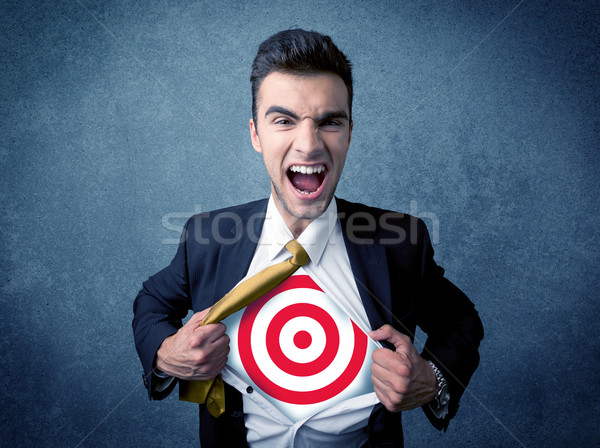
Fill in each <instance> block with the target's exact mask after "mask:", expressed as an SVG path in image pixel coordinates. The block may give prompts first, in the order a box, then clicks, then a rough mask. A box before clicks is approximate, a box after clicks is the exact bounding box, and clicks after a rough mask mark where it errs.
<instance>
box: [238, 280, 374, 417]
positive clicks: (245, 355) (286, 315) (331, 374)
mask: <svg viewBox="0 0 600 448" xmlns="http://www.w3.org/2000/svg"><path fill="white" fill-rule="evenodd" d="M373 349H374V347H372V343H371V344H370V343H369V339H368V337H367V335H366V334H365V333H364V332H363V331H362V330H361V329H359V328H358V327H357V326H356V324H355V323H354V322H352V320H351V319H350V318H349V317H348V316H347V315H346V314H345V313H344V312H343V311H342V310H341V309H340V308H339V307H338V306H337V305H336V304H335V303H334V302H333V301H331V300H330V299H328V298H327V296H326V294H325V293H324V292H323V291H322V290H321V288H319V286H318V285H317V284H316V283H315V282H314V281H313V280H312V279H311V278H310V277H309V276H308V275H295V276H292V277H290V278H289V279H287V280H286V281H285V282H284V283H282V284H281V285H280V286H279V287H277V288H275V289H274V290H273V291H271V292H270V293H268V294H266V295H265V296H263V297H262V298H260V299H258V300H257V301H256V302H254V303H252V304H251V305H249V306H248V307H247V308H246V309H245V310H244V311H243V314H242V316H241V318H240V320H239V327H238V331H237V350H238V355H239V359H240V361H241V364H242V368H243V370H244V371H245V374H246V375H247V377H248V379H249V380H250V381H251V382H252V383H253V384H255V385H256V386H257V387H258V388H259V389H260V390H261V391H262V392H264V393H265V394H267V395H268V396H269V397H271V398H272V399H274V400H276V401H278V402H282V403H283V404H288V405H295V406H297V405H315V404H319V403H323V402H325V401H327V400H331V399H334V398H336V397H340V398H344V397H345V398H348V397H347V395H348V394H347V393H345V392H346V391H348V390H349V389H351V390H352V392H351V393H355V394H357V393H365V392H369V388H370V391H372V390H373V389H372V384H371V381H370V371H369V366H370V362H368V361H369V360H370V353H371V352H372V350H373ZM367 355H369V356H368V359H367ZM357 379H358V380H359V382H360V383H361V384H360V385H358V387H357V384H356V383H357ZM365 383H366V389H365V387H364V385H365ZM351 385H352V387H351ZM285 406H286V405H285ZM287 407H288V408H289V406H287ZM301 407H302V406H301Z"/></svg>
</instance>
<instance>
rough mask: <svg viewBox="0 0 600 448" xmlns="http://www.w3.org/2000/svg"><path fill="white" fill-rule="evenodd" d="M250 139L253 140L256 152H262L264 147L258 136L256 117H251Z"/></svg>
mask: <svg viewBox="0 0 600 448" xmlns="http://www.w3.org/2000/svg"><path fill="white" fill-rule="evenodd" d="M250 140H252V146H253V147H254V149H255V150H256V152H260V153H262V147H261V146H260V139H259V138H258V130H257V129H256V125H255V124H254V119H253V118H250Z"/></svg>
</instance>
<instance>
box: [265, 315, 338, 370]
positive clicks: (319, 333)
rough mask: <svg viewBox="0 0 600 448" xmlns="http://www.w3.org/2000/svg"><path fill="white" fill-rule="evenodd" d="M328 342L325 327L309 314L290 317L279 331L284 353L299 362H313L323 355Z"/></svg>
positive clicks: (280, 344)
mask: <svg viewBox="0 0 600 448" xmlns="http://www.w3.org/2000/svg"><path fill="white" fill-rule="evenodd" d="M265 339H266V331H265ZM309 339H310V341H309ZM326 342H327V335H326V334H325V330H323V327H322V326H321V325H320V324H319V322H317V321H316V320H314V319H312V318H310V317H308V316H298V317H294V318H293V319H290V320H289V321H288V322H287V323H286V324H285V325H284V326H283V327H282V328H281V332H280V333H279V346H280V347H281V350H282V351H283V354H284V355H285V356H286V357H287V358H289V359H291V360H292V361H295V362H299V363H306V362H311V361H314V360H315V359H317V358H318V357H319V356H321V354H322V353H323V350H324V349H325V344H326ZM297 343H299V344H300V346H299V345H297ZM265 345H266V344H265ZM301 347H303V348H301ZM265 349H266V347H265ZM268 354H269V353H268V349H267V355H268Z"/></svg>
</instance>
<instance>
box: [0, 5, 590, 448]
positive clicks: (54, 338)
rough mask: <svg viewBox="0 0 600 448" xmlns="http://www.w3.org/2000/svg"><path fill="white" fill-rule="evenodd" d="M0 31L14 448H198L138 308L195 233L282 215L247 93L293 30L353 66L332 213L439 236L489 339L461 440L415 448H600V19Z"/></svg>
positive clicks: (409, 19) (279, 12)
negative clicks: (153, 385) (337, 203)
mask: <svg viewBox="0 0 600 448" xmlns="http://www.w3.org/2000/svg"><path fill="white" fill-rule="evenodd" d="M0 8H1V9H0V48H1V57H0V64H1V70H0V100H1V109H0V114H1V119H0V176H1V180H0V183H1V192H0V207H1V208H0V210H1V213H0V238H1V239H0V251H1V252H0V253H1V255H0V268H1V269H0V300H1V302H0V305H1V308H0V309H1V312H2V319H1V323H0V344H1V345H0V346H1V347H2V355H1V356H0V372H1V375H0V381H1V388H0V394H1V396H2V406H1V409H2V410H1V411H0V415H1V421H0V428H1V429H0V431H1V436H0V445H2V446H37V447H51V446H72V447H75V446H82V447H95V446H98V447H104V446H148V447H162V446H164V447H172V446H181V447H183V446H197V444H198V441H197V411H196V408H195V407H194V406H193V405H191V404H189V403H181V402H179V401H177V398H176V396H173V397H171V398H169V399H167V400H166V401H164V402H149V401H148V399H147V397H146V394H145V390H144V388H143V386H142V383H141V367H140V364H139V361H138V359H137V355H136V353H135V349H134V346H133V341H132V334H131V327H130V322H131V318H132V302H133V298H134V297H135V295H136V293H137V291H138V289H139V288H140V285H141V282H142V281H143V280H145V279H146V278H147V277H148V276H149V275H151V274H153V273H154V272H156V271H158V270H159V269H161V268H162V267H163V266H165V265H166V264H167V263H168V262H169V261H170V258H171V257H172V256H173V254H174V252H175V248H176V247H175V246H174V245H173V244H172V241H173V239H175V240H176V239H177V237H178V230H177V228H178V227H180V226H181V225H182V224H183V222H184V218H185V217H187V216H189V215H191V214H192V213H193V212H195V211H203V210H210V209H213V208H218V207H223V206H228V205H233V204H236V203H241V202H245V201H249V200H253V199H258V198H261V197H264V196H265V195H267V194H268V178H267V176H266V173H265V170H264V166H263V165H262V161H261V159H260V156H259V155H258V154H257V153H255V152H254V151H253V149H252V147H251V145H250V138H249V131H248V119H249V117H250V86H249V80H248V77H249V73H250V64H251V61H252V58H253V56H254V54H255V51H256V48H257V45H258V44H259V43H260V42H261V41H262V40H263V39H265V38H266V37H268V36H269V35H271V34H272V33H273V32H275V31H278V30H280V29H284V28H290V27H303V28H307V29H315V30H318V31H321V32H323V33H326V34H329V35H331V36H332V37H333V39H334V41H335V42H336V43H337V44H338V45H339V46H340V48H341V49H342V50H343V51H344V52H345V53H346V54H347V55H348V56H349V58H350V59H351V60H352V62H353V64H354V66H355V82H356V87H355V89H356V97H355V103H354V117H353V118H354V123H355V126H354V134H353V142H352V147H351V151H350V154H349V160H348V162H347V166H346V171H345V174H344V176H343V177H342V181H341V183H340V186H339V189H338V195H339V196H340V197H344V198H346V199H349V200H353V201H360V202H365V203H369V204H373V205H377V206H380V207H386V208H392V209H396V210H401V211H406V212H411V211H412V213H413V214H417V215H421V216H423V217H425V218H426V222H427V223H428V225H429V227H430V230H432V231H433V230H434V229H433V227H434V223H435V222H438V223H439V233H438V237H439V239H438V241H437V242H436V244H435V249H436V254H437V261H438V263H439V264H441V265H442V266H444V267H445V268H446V269H447V275H448V277H449V278H450V279H451V280H452V281H454V282H455V283H456V284H458V285H459V286H460V287H461V288H462V289H463V290H464V291H465V292H466V293H467V294H468V295H469V296H470V297H471V298H472V300H473V301H474V302H475V303H476V304H477V306H478V309H479V311H480V314H481V317H482V319H483V321H484V324H485V328H486V339H485V340H484V341H483V345H482V347H481V353H482V362H481V366H480V368H479V370H478V371H477V373H476V374H475V376H474V378H473V380H472V383H471V385H470V388H469V391H468V392H467V394H466V395H465V397H464V399H463V402H462V405H461V410H460V411H459V414H458V416H457V418H456V419H455V420H454V422H453V423H452V424H451V426H450V428H449V430H448V432H447V433H446V434H441V433H438V432H437V431H436V430H435V429H433V427H431V426H429V424H428V423H427V421H426V419H425V417H424V415H423V414H422V412H421V411H420V410H416V411H413V412H408V413H406V414H405V433H406V445H407V446H408V447H425V446H448V447H450V446H468V447H481V446H486V447H491V446H497V447H522V446H526V447H538V446H539V447H542V446H543V447H562V446H597V445H598V444H599V443H600V436H599V435H598V430H597V422H598V420H597V416H598V415H599V413H600V404H599V403H600V388H599V386H598V379H599V377H598V372H599V371H600V361H599V359H600V350H599V345H600V344H599V343H598V330H599V324H598V322H597V318H598V315H599V314H600V313H599V307H598V292H597V291H598V288H597V282H598V277H599V276H598V268H599V251H598V244H597V242H598V238H599V236H600V233H599V230H598V222H599V217H600V216H599V215H600V213H599V212H600V210H599V201H598V197H599V196H598V194H599V186H598V175H599V167H600V163H599V158H598V154H597V152H598V146H599V145H598V143H599V138H598V137H599V134H598V130H599V106H598V104H599V101H600V93H599V92H600V89H599V87H600V82H599V81H600V77H599V75H600V73H599V72H600V65H599V61H598V58H599V48H600V45H599V44H600V33H599V23H600V22H599V19H600V7H599V5H598V3H597V2H596V1H578V2H575V1H566V0H565V1H549V2H541V1H523V2H521V3H518V1H517V0H512V1H510V0H506V1H503V0H498V1H490V2H435V1H428V2H411V1H401V2H391V1H389V2H385V1H373V2H360V1H337V0H334V1H329V2H317V1H313V0H310V1H303V2H291V3H276V2H266V1H263V0H256V1H254V2H248V3H243V2H237V1H231V2H227V3H223V4H221V3H216V2H215V3H213V2H206V1H202V2H184V1H135V2H133V1H132V2H117V1H106V2H98V1H91V0H81V1H78V0H65V1H57V2H33V1H20V2H16V1H5V2H2V6H1V7H0ZM507 16H508V17H507Z"/></svg>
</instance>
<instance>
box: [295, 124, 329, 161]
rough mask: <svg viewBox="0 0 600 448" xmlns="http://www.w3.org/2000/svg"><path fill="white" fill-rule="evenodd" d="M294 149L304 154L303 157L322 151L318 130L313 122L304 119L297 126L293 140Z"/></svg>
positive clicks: (321, 141)
mask: <svg viewBox="0 0 600 448" xmlns="http://www.w3.org/2000/svg"><path fill="white" fill-rule="evenodd" d="M294 149H295V150H296V151H298V152H302V153H304V154H305V156H310V155H311V154H314V153H317V152H320V151H322V150H323V140H322V139H321V136H320V133H319V128H318V126H317V125H316V124H315V122H314V121H313V120H311V119H305V120H303V121H302V122H301V123H300V125H299V126H298V128H297V131H296V136H295V139H294Z"/></svg>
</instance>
